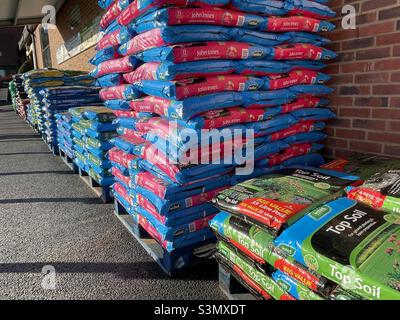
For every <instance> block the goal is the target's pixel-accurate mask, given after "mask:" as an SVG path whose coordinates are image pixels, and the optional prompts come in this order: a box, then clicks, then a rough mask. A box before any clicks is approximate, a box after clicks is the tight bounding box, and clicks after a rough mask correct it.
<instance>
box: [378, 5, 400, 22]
mask: <svg viewBox="0 0 400 320" xmlns="http://www.w3.org/2000/svg"><path fill="white" fill-rule="evenodd" d="M399 16H400V7H395V8H390V9H386V10H382V11H379V20H386V19H392V18H398V17H399Z"/></svg>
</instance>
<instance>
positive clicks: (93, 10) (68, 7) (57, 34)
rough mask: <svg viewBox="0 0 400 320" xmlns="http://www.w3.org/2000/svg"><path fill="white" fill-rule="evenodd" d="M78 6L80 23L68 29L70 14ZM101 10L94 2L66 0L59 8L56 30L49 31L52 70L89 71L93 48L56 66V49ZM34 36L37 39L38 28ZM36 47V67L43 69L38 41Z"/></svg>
mask: <svg viewBox="0 0 400 320" xmlns="http://www.w3.org/2000/svg"><path fill="white" fill-rule="evenodd" d="M76 5H79V7H80V14H81V23H80V25H79V26H77V27H76V28H74V29H73V30H72V29H71V28H70V12H71V11H72V10H73V8H74V7H75V6H76ZM102 13H103V10H102V9H101V8H100V7H99V6H98V5H97V1H96V0H67V1H66V2H65V4H64V5H63V6H62V7H61V9H60V11H59V12H58V14H57V18H56V25H57V28H56V29H54V30H49V40H50V46H51V60H52V66H53V68H57V69H69V70H82V71H90V70H92V69H93V66H92V65H91V64H89V62H88V61H89V59H91V58H92V57H93V56H94V55H95V49H94V46H93V47H91V48H89V49H87V50H85V51H84V52H82V53H80V54H78V55H76V56H74V57H72V58H71V59H69V60H67V61H65V62H63V63H61V64H58V63H57V55H56V54H57V49H58V48H59V47H60V46H61V45H62V44H64V43H65V42H66V41H68V40H69V39H71V38H72V37H73V36H74V35H75V34H76V33H77V32H79V31H80V30H82V29H83V28H85V27H86V26H87V25H88V24H89V22H90V21H92V20H93V19H95V18H96V17H97V16H98V15H100V14H102ZM35 35H36V37H37V39H39V37H40V35H39V28H37V29H36V32H35ZM36 43H37V45H38V47H37V48H39V49H38V51H39V53H38V65H39V67H43V59H42V55H41V53H40V50H41V49H40V41H37V42H36Z"/></svg>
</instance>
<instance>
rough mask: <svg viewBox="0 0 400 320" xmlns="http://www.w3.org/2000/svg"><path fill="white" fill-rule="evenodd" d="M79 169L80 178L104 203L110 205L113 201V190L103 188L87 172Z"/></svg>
mask: <svg viewBox="0 0 400 320" xmlns="http://www.w3.org/2000/svg"><path fill="white" fill-rule="evenodd" d="M77 168H78V174H79V176H80V178H81V179H82V180H83V181H84V182H85V183H86V184H87V185H88V186H89V187H90V189H92V190H93V192H94V193H95V194H96V195H97V196H98V197H99V198H100V199H101V200H102V201H103V203H110V202H112V200H113V198H114V197H113V195H112V193H111V188H110V187H109V186H108V187H103V186H101V185H100V184H99V183H98V182H97V181H96V180H94V179H93V178H92V177H91V176H90V175H89V174H88V173H87V172H86V171H85V170H83V169H81V168H79V167H77Z"/></svg>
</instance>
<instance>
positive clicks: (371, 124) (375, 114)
mask: <svg viewBox="0 0 400 320" xmlns="http://www.w3.org/2000/svg"><path fill="white" fill-rule="evenodd" d="M330 3H331V5H332V6H333V7H334V8H335V9H336V11H337V12H338V16H341V9H342V7H343V5H345V4H351V5H354V6H355V8H356V10H357V13H358V16H357V28H356V29H355V30H343V29H342V28H341V21H340V20H339V19H338V21H336V24H337V25H338V28H337V30H335V32H333V33H332V34H331V35H330V36H329V37H330V38H331V39H332V40H333V44H332V45H331V48H332V49H334V50H336V51H337V52H339V53H340V58H339V60H338V62H336V63H334V64H332V65H331V66H329V67H328V70H327V71H328V72H329V73H330V74H332V75H333V81H332V82H331V84H332V85H333V86H334V87H335V89H336V91H335V93H334V94H333V96H332V106H333V107H334V108H335V109H336V110H337V113H338V120H336V121H335V122H333V123H332V124H331V125H330V126H329V128H328V133H329V134H330V136H331V138H329V139H328V145H329V148H328V149H327V152H328V154H329V155H334V156H347V155H348V154H349V153H350V154H351V153H353V152H360V153H374V154H385V155H389V156H394V157H400V20H399V17H400V1H398V0H362V1H360V0H358V1H355V0H332V1H331V2H330Z"/></svg>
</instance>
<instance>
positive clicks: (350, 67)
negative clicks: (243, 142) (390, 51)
mask: <svg viewBox="0 0 400 320" xmlns="http://www.w3.org/2000/svg"><path fill="white" fill-rule="evenodd" d="M388 64H389V62H388ZM399 64H400V62H399ZM372 65H373V62H369V61H367V62H353V63H345V64H341V65H340V70H341V72H343V73H354V72H368V71H372V70H373V68H372Z"/></svg>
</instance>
